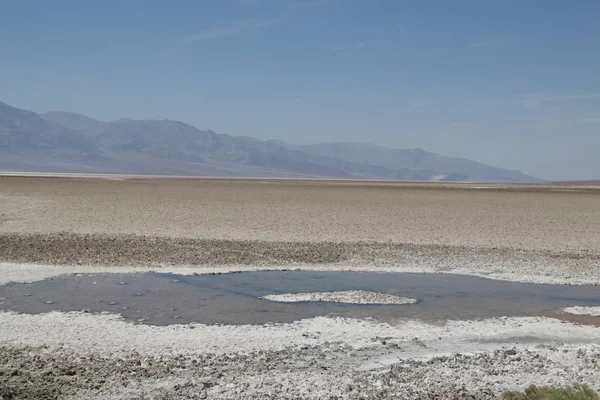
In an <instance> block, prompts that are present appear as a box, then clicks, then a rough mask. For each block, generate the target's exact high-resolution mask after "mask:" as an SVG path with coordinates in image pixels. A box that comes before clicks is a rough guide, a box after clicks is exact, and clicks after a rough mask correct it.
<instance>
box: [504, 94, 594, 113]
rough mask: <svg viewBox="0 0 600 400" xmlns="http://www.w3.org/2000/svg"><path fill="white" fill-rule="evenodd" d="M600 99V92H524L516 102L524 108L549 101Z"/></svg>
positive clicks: (539, 105)
mask: <svg viewBox="0 0 600 400" xmlns="http://www.w3.org/2000/svg"><path fill="white" fill-rule="evenodd" d="M595 99H600V93H577V94H568V95H546V94H542V93H524V94H520V95H518V96H517V98H516V99H515V100H514V101H513V102H514V103H518V104H521V105H522V106H523V107H524V108H531V109H535V108H540V107H542V106H543V105H545V104H547V103H557V102H571V101H585V100H595Z"/></svg>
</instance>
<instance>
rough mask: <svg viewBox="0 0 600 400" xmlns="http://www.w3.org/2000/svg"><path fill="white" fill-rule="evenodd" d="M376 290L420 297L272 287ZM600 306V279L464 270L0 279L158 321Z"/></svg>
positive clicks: (29, 305)
mask: <svg viewBox="0 0 600 400" xmlns="http://www.w3.org/2000/svg"><path fill="white" fill-rule="evenodd" d="M354 289H360V290H369V291H374V292H382V293H389V294H393V295H398V296H407V297H413V298H417V299H419V303H418V304H414V305H354V304H336V303H309V302H304V303H276V302H271V301H268V300H259V297H261V296H265V295H268V294H279V293H300V292H320V291H338V290H354ZM575 305H585V306H600V287H594V286H568V285H538V284H527V283H514V282H505V281H498V280H490V279H484V278H476V277H469V276H462V275H447V274H409V273H367V272H309V271H273V272H243V273H236V274H221V275H198V276H182V275H173V274H158V273H143V274H98V275H84V276H82V275H68V276H61V277H57V278H54V279H51V280H44V281H40V282H35V283H28V284H23V283H11V284H8V285H6V286H0V309H4V310H13V311H17V312H22V313H33V314H36V313H43V312H48V311H52V310H59V311H81V310H87V311H90V312H94V313H97V312H102V311H109V312H112V313H118V314H122V315H123V317H124V318H125V319H128V320H133V321H136V322H143V323H146V324H153V325H169V324H184V323H190V322H198V323H206V324H263V323H267V322H290V321H295V320H299V319H302V318H310V317H315V316H325V315H327V316H344V317H353V318H373V319H376V320H381V321H390V322H393V321H395V320H400V319H405V318H417V319H422V320H426V321H434V322H435V321H440V322H444V321H446V320H448V319H474V318H486V317H496V316H524V315H536V314H539V313H543V312H547V311H549V310H555V309H559V308H564V307H569V306H575Z"/></svg>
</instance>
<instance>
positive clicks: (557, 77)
mask: <svg viewBox="0 0 600 400" xmlns="http://www.w3.org/2000/svg"><path fill="white" fill-rule="evenodd" d="M599 21H600V1H597V0H572V1H569V0H560V1H557V0H494V1H492V0H453V1H450V0H212V1H208V0H171V1H167V0H161V1H158V0H103V1H84V0H52V1H47V0H0V54H1V56H0V101H2V102H5V103H7V104H10V105H12V106H14V107H18V108H25V109H31V110H34V111H36V112H46V111H51V110H64V111H72V112H77V113H81V114H85V115H88V116H91V117H94V118H97V119H101V120H105V121H110V120H117V119H121V118H131V119H163V118H167V119H172V120H180V121H184V122H187V123H189V124H191V125H194V126H196V127H198V128H200V129H206V130H209V129H210V130H214V131H216V132H219V133H227V134H231V135H245V136H252V137H256V138H260V139H279V140H283V141H286V142H289V143H292V144H309V143H319V142H369V143H375V144H378V145H382V146H386V147H394V148H423V149H425V150H428V151H432V152H436V153H440V154H444V155H449V156H457V157H465V158H469V159H473V160H477V161H481V162H485V163H488V164H491V165H494V166H501V167H505V168H509V169H518V170H521V171H523V172H525V173H528V174H532V175H535V176H537V177H541V178H546V179H591V178H600V23H599Z"/></svg>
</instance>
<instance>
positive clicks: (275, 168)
mask: <svg viewBox="0 0 600 400" xmlns="http://www.w3.org/2000/svg"><path fill="white" fill-rule="evenodd" d="M7 160H8V161H7ZM11 160H12V161H11ZM14 160H17V161H14ZM32 165H36V166H37V168H38V169H39V171H41V172H42V171H48V170H52V171H57V172H114V173H137V174H171V175H200V176H201V175H211V176H273V177H338V178H351V179H392V180H470V181H506V182H535V181H537V180H536V179H535V178H533V177H530V176H527V175H524V174H522V173H520V172H518V171H508V170H505V169H502V168H495V167H491V166H489V165H485V164H481V163H477V162H475V161H471V160H466V159H461V158H454V157H445V156H442V155H438V154H434V153H429V152H427V151H425V150H423V149H420V148H416V149H389V148H385V147H381V146H377V145H374V144H370V143H324V144H316V145H307V146H292V145H289V144H286V143H284V142H282V141H279V140H268V141H265V140H260V139H255V138H251V137H248V136H236V137H234V136H230V135H226V134H216V133H215V132H213V131H203V130H200V129H197V128H195V127H193V126H191V125H188V124H186V123H184V122H181V121H173V120H168V119H155V120H131V119H121V120H118V121H113V122H103V121H99V120H96V119H94V118H90V117H87V116H85V115H81V114H76V113H72V112H68V111H52V112H48V113H44V114H41V115H38V114H36V113H34V112H33V111H27V110H20V109H17V108H14V107H11V106H9V105H7V104H4V103H0V169H4V170H18V169H22V170H31V166H32Z"/></svg>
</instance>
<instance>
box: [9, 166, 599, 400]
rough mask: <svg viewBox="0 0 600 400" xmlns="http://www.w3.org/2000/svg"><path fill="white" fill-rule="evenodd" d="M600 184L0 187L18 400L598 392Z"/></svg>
mask: <svg viewBox="0 0 600 400" xmlns="http://www.w3.org/2000/svg"><path fill="white" fill-rule="evenodd" d="M599 285H600V187H595V186H578V185H499V184H475V183H473V184H452V183H439V184H437V183H395V182H371V181H365V182H362V181H331V180H315V181H309V180H273V179H228V180H222V179H185V178H165V177H148V178H141V177H132V176H100V177H91V176H82V175H76V176H61V177H41V176H4V177H0V399H25V398H36V399H37V398H61V399H62V398H72V399H79V398H90V399H93V398H96V399H132V398H133V399H137V398H139V399H142V398H143V399H171V398H198V399H203V398H206V399H221V398H222V399H232V398H252V399H254V398H259V399H262V398H265V399H280V398H284V399H285V398H289V399H298V398H315V399H322V398H325V399H330V398H341V399H362V398H365V399H370V398H373V399H383V398H397V399H428V398H431V399H433V398H436V399H437V398H444V399H463V398H472V399H488V398H489V399H493V398H498V396H499V395H500V394H501V393H502V391H503V390H506V389H522V388H523V387H525V386H528V385H529V384H540V385H571V384H576V383H585V384H588V385H590V386H591V387H593V388H595V389H600V361H599V360H600V344H599V343H600V316H599V315H600V286H599Z"/></svg>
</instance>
